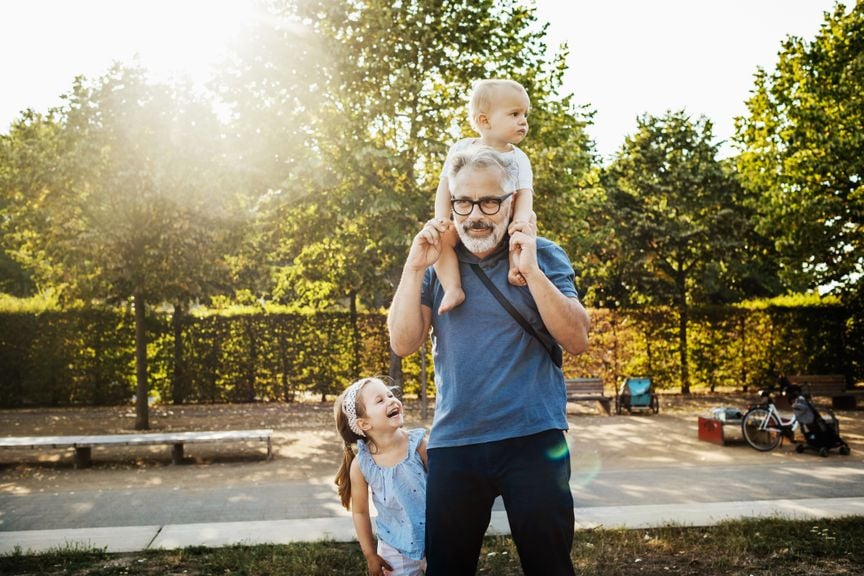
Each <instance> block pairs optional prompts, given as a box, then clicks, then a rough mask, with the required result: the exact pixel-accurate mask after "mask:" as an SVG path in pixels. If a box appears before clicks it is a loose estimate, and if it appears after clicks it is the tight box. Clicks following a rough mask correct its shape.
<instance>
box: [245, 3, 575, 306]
mask: <svg viewBox="0 0 864 576" xmlns="http://www.w3.org/2000/svg"><path fill="white" fill-rule="evenodd" d="M275 6H276V10H275V12H276V15H277V16H278V17H277V18H275V19H274V18H271V19H268V20H266V21H264V26H265V27H266V29H264V30H262V31H261V32H259V33H255V34H251V35H250V37H251V38H253V39H254V40H255V41H256V42H258V43H260V44H262V45H265V46H264V47H263V48H261V49H258V50H252V51H250V54H255V55H256V60H254V61H252V62H249V61H247V60H246V59H244V58H242V54H241V58H240V59H239V61H238V65H237V67H236V69H237V70H239V71H240V72H229V81H230V78H231V77H243V78H256V82H255V83H254V84H250V83H248V82H244V83H243V85H242V86H241V87H240V88H239V89H238V90H235V91H233V92H231V93H230V95H229V96H230V97H231V98H233V99H232V100H231V103H232V106H233V107H234V109H237V110H246V109H252V110H261V108H262V106H271V105H272V106H274V109H273V110H271V112H275V111H277V110H278V114H277V115H276V116H270V125H269V126H268V127H267V128H266V130H267V131H268V132H270V133H274V134H275V133H279V132H281V133H283V134H290V133H291V130H293V128H292V127H291V126H289V125H288V124H289V123H296V122H298V121H300V122H301V123H302V126H303V127H304V134H303V135H302V138H300V139H299V140H298V141H301V142H303V143H304V149H303V150H302V151H297V152H296V154H298V155H299V156H298V157H300V158H302V159H303V161H302V162H288V161H284V162H279V161H277V158H275V157H274V156H273V155H272V153H271V152H269V151H268V148H267V147H266V146H256V147H254V148H255V150H259V151H260V152H262V153H263V154H264V155H265V156H266V158H263V159H262V160H261V161H259V162H254V163H253V164H255V165H260V166H266V167H267V168H266V170H265V171H266V172H267V174H268V176H267V178H266V179H265V181H266V182H269V183H271V184H269V185H268V186H270V187H271V188H278V189H279V190H280V191H281V192H280V193H279V194H270V195H268V198H267V199H268V201H267V203H266V205H267V210H264V211H263V212H262V218H264V219H267V220H268V221H270V222H272V223H273V224H274V225H273V226H272V227H270V228H269V229H270V230H271V231H277V230H278V232H276V233H275V234H271V235H269V236H267V235H266V234H265V235H262V237H261V238H262V241H261V242H260V244H259V245H260V246H267V247H268V250H269V252H268V254H267V257H266V261H267V262H268V266H269V269H270V273H271V280H272V282H273V292H272V293H273V294H274V295H275V296H276V297H277V298H279V299H283V300H293V301H301V302H304V303H307V304H312V305H315V306H317V307H329V306H333V305H339V306H341V305H343V304H344V303H347V304H348V306H349V307H350V308H351V309H356V307H357V306H358V305H360V304H365V305H367V306H381V305H385V304H386V303H387V301H388V300H389V298H390V296H391V295H392V292H393V289H394V287H395V283H396V282H397V281H398V278H399V274H400V271H401V265H402V260H403V258H404V253H405V251H406V248H407V245H408V243H409V240H410V238H411V237H412V236H413V234H414V233H415V232H416V230H417V227H418V223H419V222H420V221H423V220H425V219H426V218H428V217H429V216H430V215H431V214H432V211H433V200H434V192H435V188H436V187H437V181H438V174H439V172H440V169H441V165H442V163H443V161H444V157H445V155H446V151H447V147H448V145H449V144H450V143H452V142H453V141H455V139H457V138H458V137H460V136H461V135H462V134H463V133H467V134H470V133H471V132H470V129H469V128H468V123H467V119H466V118H465V100H466V98H467V94H468V92H469V89H470V86H471V83H472V82H473V81H474V80H476V79H479V78H484V77H490V76H509V77H513V78H516V79H518V80H520V81H522V82H523V83H524V84H525V85H526V87H527V88H528V91H529V94H531V97H532V105H533V109H534V112H533V114H534V117H535V118H536V119H537V122H536V123H534V124H533V126H534V128H533V129H534V133H535V134H537V135H538V137H537V138H534V136H533V135H532V137H531V139H530V140H531V143H530V144H529V147H528V148H527V149H528V151H529V154H534V153H536V155H537V157H536V159H535V162H536V166H537V168H538V169H535V173H537V175H538V180H537V183H536V187H537V188H538V190H542V191H541V193H542V202H541V203H539V204H543V203H546V204H545V206H541V207H540V208H539V209H538V212H539V213H540V215H541V218H543V219H545V220H544V221H543V223H542V224H543V226H544V230H548V231H551V232H553V234H554V233H563V232H564V231H568V230H569V227H568V221H569V218H570V216H571V215H572V214H573V207H574V206H577V205H578V202H575V201H573V200H572V199H571V198H570V196H571V195H572V192H573V187H574V184H573V183H574V181H575V179H576V178H577V177H578V176H579V174H580V173H581V171H583V170H584V169H585V167H586V166H587V165H589V164H590V161H591V156H590V150H589V147H590V143H589V141H588V138H587V137H586V135H585V132H584V126H585V124H586V122H587V121H588V117H587V115H586V114H584V113H583V111H582V110H581V109H579V108H576V107H575V106H573V105H572V104H571V102H570V98H569V97H565V98H559V97H558V96H557V91H558V89H559V88H560V82H561V75H562V74H563V71H564V69H565V68H564V55H559V56H557V57H555V58H553V59H552V60H551V61H550V60H549V59H548V56H547V52H548V50H547V48H546V45H545V43H544V42H543V38H544V35H545V29H544V27H542V26H539V25H538V24H537V21H536V17H535V15H534V12H533V9H531V8H526V7H524V6H521V5H520V4H519V3H518V2H516V1H514V0H507V1H504V2H492V1H491V0H485V1H481V2H466V1H459V2H445V3H442V2H436V1H431V0H411V1H409V2H402V3H399V4H393V3H391V2H383V1H380V0H373V1H371V2H354V1H344V0H316V1H310V2H303V3H298V4H296V5H294V4H292V3H288V2H283V3H279V2H277V3H275ZM294 53H297V54H302V55H303V57H302V58H294V57H293V54H294ZM262 54H263V55H264V56H261V55H262ZM286 61H288V62H291V63H292V64H291V65H290V66H288V67H287V70H286V69H284V68H285V67H283V66H281V65H279V63H281V62H286ZM301 68H302V70H303V72H302V73H301V72H298V70H300V69H301ZM300 76H305V80H306V84H305V87H298V85H297V81H299V79H300ZM310 94H311V95H310ZM246 116H247V117H249V118H253V117H255V115H254V114H252V113H249V114H247V115H246ZM238 122H239V123H240V124H243V123H244V122H245V120H244V119H243V115H242V114H241V115H238ZM283 124H284V125H285V126H284V128H283V127H281V126H282V125H283ZM238 132H248V129H247V130H244V129H239V130H238ZM286 182H287V183H290V184H289V185H284V183H286ZM263 191H264V190H261V192H263Z"/></svg>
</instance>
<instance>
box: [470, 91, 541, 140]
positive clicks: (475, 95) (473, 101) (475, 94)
mask: <svg viewBox="0 0 864 576" xmlns="http://www.w3.org/2000/svg"><path fill="white" fill-rule="evenodd" d="M504 89H509V90H515V91H517V92H521V93H522V94H524V95H525V98H528V91H527V90H525V87H524V86H522V84H520V83H519V82H516V81H515V80H507V79H500V78H489V79H486V80H477V81H476V82H474V86H473V87H472V88H471V98H470V99H469V100H468V121H469V122H470V123H471V127H472V128H474V130H476V131H477V132H480V127H479V125H478V123H477V117H478V116H479V115H480V114H488V113H489V111H490V110H491V108H492V107H493V106H494V105H495V99H496V98H497V96H498V95H499V94H500V93H501V91H502V90H504Z"/></svg>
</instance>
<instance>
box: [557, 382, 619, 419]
mask: <svg viewBox="0 0 864 576" xmlns="http://www.w3.org/2000/svg"><path fill="white" fill-rule="evenodd" d="M564 385H565V387H566V388H567V402H597V404H598V405H599V406H600V407H601V408H602V409H603V411H604V412H605V413H606V415H607V416H610V415H611V414H612V411H611V409H610V405H611V402H612V399H611V398H609V397H608V396H606V395H605V393H604V392H603V380H602V379H601V378H568V379H566V380H564Z"/></svg>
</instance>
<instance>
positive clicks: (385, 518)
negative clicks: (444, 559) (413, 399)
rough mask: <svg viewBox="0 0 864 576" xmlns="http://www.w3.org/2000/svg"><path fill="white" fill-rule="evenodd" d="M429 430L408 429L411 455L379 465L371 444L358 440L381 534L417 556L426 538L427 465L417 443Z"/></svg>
mask: <svg viewBox="0 0 864 576" xmlns="http://www.w3.org/2000/svg"><path fill="white" fill-rule="evenodd" d="M425 436H426V430H424V429H422V428H416V429H414V430H409V431H408V457H407V458H405V459H404V460H402V461H401V462H400V463H398V464H396V465H395V466H391V467H384V466H379V465H378V464H376V463H375V461H374V460H373V459H372V454H371V453H370V452H369V447H368V446H367V445H366V442H364V441H363V440H358V441H357V459H358V461H359V462H360V470H361V472H363V477H364V478H366V482H367V483H368V484H369V488H371V489H372V502H374V503H375V509H376V510H377V511H378V516H377V518H376V519H375V525H376V527H377V530H376V532H377V534H378V538H380V539H381V540H383V541H384V542H386V543H387V544H389V545H390V546H392V547H394V548H396V549H397V550H399V552H401V553H402V554H403V555H405V556H407V557H408V558H412V559H414V560H420V559H422V558H423V551H424V540H425V538H426V468H425V467H424V466H423V460H421V459H420V454H419V453H418V452H417V447H418V446H420V442H421V441H422V440H423V438H424V437H425Z"/></svg>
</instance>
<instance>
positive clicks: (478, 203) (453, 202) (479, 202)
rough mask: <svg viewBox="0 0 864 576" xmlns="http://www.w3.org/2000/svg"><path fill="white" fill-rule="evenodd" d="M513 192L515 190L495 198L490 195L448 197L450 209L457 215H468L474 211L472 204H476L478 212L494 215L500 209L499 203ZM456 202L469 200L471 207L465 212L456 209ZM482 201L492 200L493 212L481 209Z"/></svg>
mask: <svg viewBox="0 0 864 576" xmlns="http://www.w3.org/2000/svg"><path fill="white" fill-rule="evenodd" d="M513 194H515V192H508V193H507V194H504V195H503V196H498V197H497V198H491V197H488V196H487V197H485V198H480V199H479V200H468V199H467V198H451V199H450V209H451V210H453V213H454V214H458V215H459V216H469V215H470V214H471V212H473V211H474V206H477V207H478V208H479V209H480V212H482V213H483V214H485V215H486V216H494V215H496V214H498V212H500V211H501V204H502V203H503V202H504V201H505V200H507V199H508V198H510V197H511V196H513ZM457 202H465V203H468V202H470V203H471V208H469V209H468V211H467V212H459V211H458V210H456V203H457ZM483 202H494V203H495V211H494V212H487V211H486V210H484V209H483Z"/></svg>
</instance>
